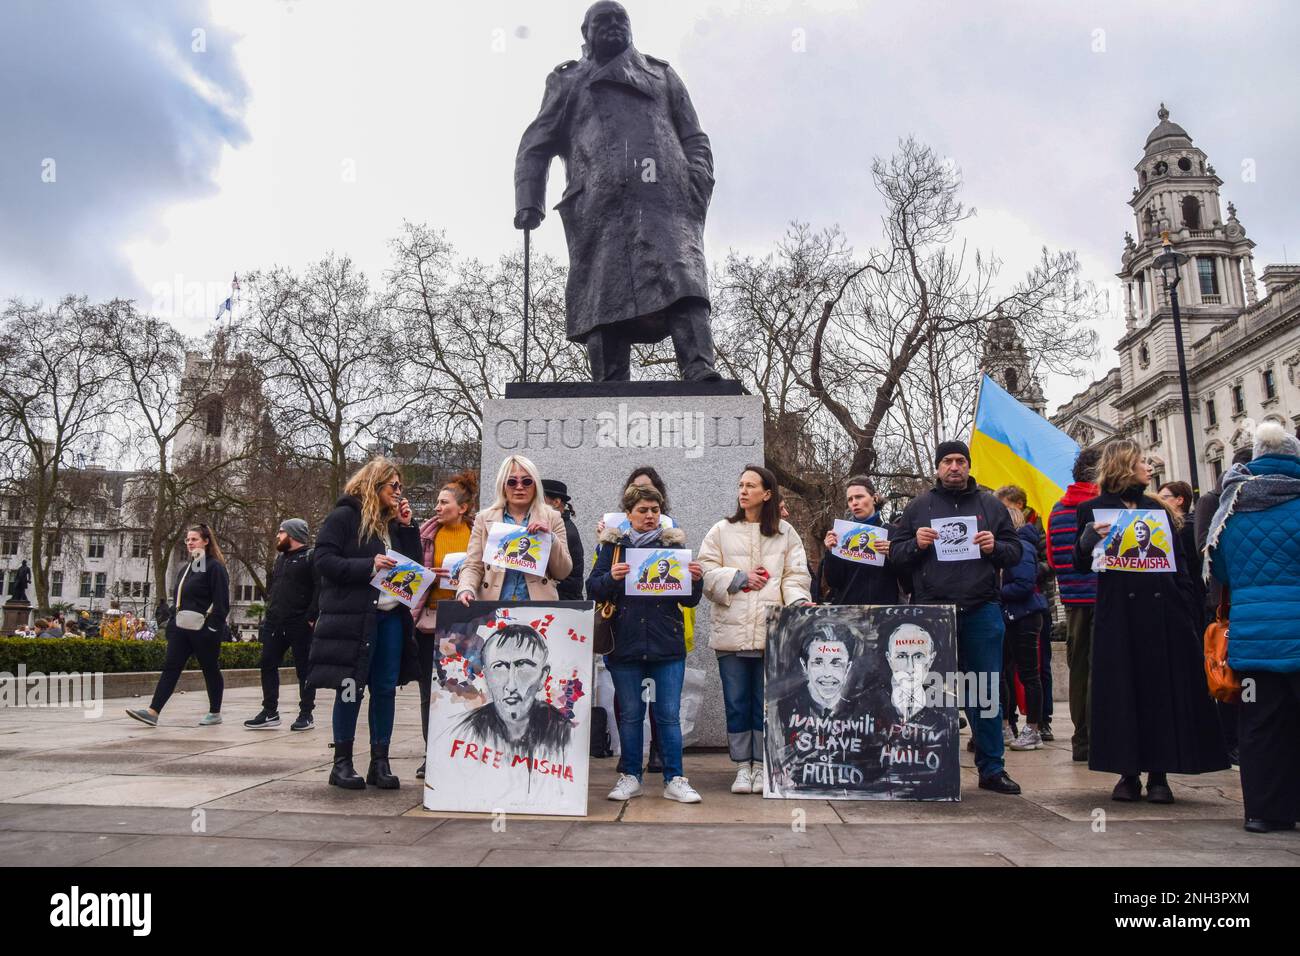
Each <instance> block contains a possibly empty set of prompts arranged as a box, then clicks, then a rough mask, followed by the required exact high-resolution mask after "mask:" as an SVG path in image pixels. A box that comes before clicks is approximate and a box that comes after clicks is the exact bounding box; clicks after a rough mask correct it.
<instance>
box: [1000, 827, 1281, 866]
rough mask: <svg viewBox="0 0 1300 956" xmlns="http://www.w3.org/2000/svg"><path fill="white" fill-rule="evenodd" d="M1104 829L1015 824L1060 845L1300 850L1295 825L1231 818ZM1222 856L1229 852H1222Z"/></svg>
mask: <svg viewBox="0 0 1300 956" xmlns="http://www.w3.org/2000/svg"><path fill="white" fill-rule="evenodd" d="M1105 824H1106V829H1105V830H1094V829H1093V821H1086V822H1084V821H1078V822H1070V821H1061V822H1060V823H1041V822H1038V821H1030V822H1026V823H1022V824H1021V826H1022V827H1023V828H1024V829H1026V830H1028V831H1030V832H1031V833H1035V834H1037V835H1038V836H1040V837H1042V838H1043V839H1044V840H1047V841H1048V842H1049V843H1051V844H1052V845H1053V846H1056V847H1059V848H1060V849H1062V850H1069V851H1076V850H1080V851H1083V852H1089V853H1090V852H1097V851H1101V850H1115V851H1120V852H1123V851H1127V850H1130V849H1132V850H1221V851H1223V852H1224V853H1226V854H1229V855H1231V854H1235V853H1236V852H1237V851H1239V850H1245V851H1250V850H1255V849H1288V850H1300V831H1294V830H1293V831H1291V832H1289V833H1269V834H1257V833H1247V832H1246V831H1245V830H1244V829H1242V826H1241V821H1240V820H1237V819H1234V820H1111V819H1109V818H1107V819H1106V820H1105ZM1224 859H1225V862H1227V860H1228V859H1230V856H1227V857H1224Z"/></svg>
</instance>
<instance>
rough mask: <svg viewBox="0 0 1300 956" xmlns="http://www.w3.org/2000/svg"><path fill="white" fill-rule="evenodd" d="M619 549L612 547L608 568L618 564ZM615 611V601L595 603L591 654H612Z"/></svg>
mask: <svg viewBox="0 0 1300 956" xmlns="http://www.w3.org/2000/svg"><path fill="white" fill-rule="evenodd" d="M620 547H621V546H620V545H617V544H616V545H614V557H613V558H611V559H610V562H609V565H610V567H613V566H614V565H616V564H618V555H619V551H618V549H619V548H620ZM617 610H618V603H617V602H615V601H597V602H596V614H595V617H594V618H593V621H594V623H593V625H592V628H591V645H592V652H593V653H595V654H612V653H614V613H615V612H616V611H617Z"/></svg>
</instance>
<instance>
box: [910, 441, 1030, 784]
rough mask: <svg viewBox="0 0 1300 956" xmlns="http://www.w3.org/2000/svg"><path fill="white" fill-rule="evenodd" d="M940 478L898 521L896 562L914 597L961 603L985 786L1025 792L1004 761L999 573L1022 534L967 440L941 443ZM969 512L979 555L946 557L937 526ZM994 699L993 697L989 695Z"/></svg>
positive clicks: (970, 708)
mask: <svg viewBox="0 0 1300 956" xmlns="http://www.w3.org/2000/svg"><path fill="white" fill-rule="evenodd" d="M934 458H935V467H936V470H937V481H936V482H935V485H934V487H933V488H931V489H930V490H929V491H926V492H924V493H922V494H920V495H917V497H916V498H914V499H913V500H912V503H911V504H909V505H908V506H907V508H906V509H905V510H904V511H903V516H902V518H900V519H899V520H898V523H897V524H896V525H895V529H894V534H893V544H892V546H891V548H890V552H889V555H890V560H891V562H892V563H893V564H894V566H895V567H897V568H898V569H899V573H900V574H910V576H911V580H912V603H914V604H955V605H956V606H957V659H958V667H959V668H960V669H961V671H962V672H963V674H965V675H974V676H975V678H976V680H977V685H976V686H977V687H978V689H979V697H980V700H979V702H978V704H976V703H975V702H974V701H971V700H970V699H969V697H970V690H969V688H968V690H967V698H968V699H967V701H966V717H967V719H968V720H969V721H970V724H971V729H972V732H973V733H974V735H975V766H976V768H977V769H978V770H979V776H980V788H981V789H984V790H992V791H994V792H996V793H1011V794H1015V793H1019V792H1020V785H1019V784H1017V783H1016V782H1015V781H1014V780H1012V779H1011V778H1010V777H1009V776H1007V772H1006V769H1005V766H1004V764H1003V761H1002V755H1003V742H1002V701H1001V695H1000V694H999V682H1000V680H1001V671H1002V639H1003V636H1004V634H1005V625H1004V624H1003V621H1002V606H1001V601H1000V594H1001V591H1000V587H999V575H998V572H999V571H1000V570H1001V569H1003V568H1009V567H1012V566H1013V565H1014V564H1015V563H1016V562H1017V561H1019V560H1020V538H1019V537H1018V536H1017V535H1016V531H1015V528H1013V527H1012V525H1011V515H1010V513H1009V512H1008V511H1007V508H1006V505H1004V504H1002V502H1000V501H998V499H997V498H995V497H994V496H993V495H991V494H989V493H988V492H984V491H980V489H979V486H978V485H977V484H976V483H975V480H974V479H973V478H971V477H970V449H969V448H967V447H966V444H965V442H960V441H946V442H941V443H940V445H939V447H938V449H936V451H935V456H934ZM958 517H964V518H974V519H975V529H976V530H975V535H974V539H973V543H974V544H975V546H976V547H978V548H979V556H978V557H975V558H969V559H965V560H946V561H941V560H940V559H939V556H938V554H937V550H938V549H936V547H935V541H936V540H937V539H938V537H939V533H938V531H936V530H935V528H934V524H935V522H938V521H943V520H948V521H951V520H952V519H953V518H958ZM984 698H988V699H984Z"/></svg>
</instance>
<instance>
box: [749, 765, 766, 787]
mask: <svg viewBox="0 0 1300 956" xmlns="http://www.w3.org/2000/svg"><path fill="white" fill-rule="evenodd" d="M766 779H767V774H765V773H764V772H763V765H762V764H761V763H756V764H754V767H753V769H752V770H750V778H749V792H750V793H762V792H763V782H764V781H765V780H766Z"/></svg>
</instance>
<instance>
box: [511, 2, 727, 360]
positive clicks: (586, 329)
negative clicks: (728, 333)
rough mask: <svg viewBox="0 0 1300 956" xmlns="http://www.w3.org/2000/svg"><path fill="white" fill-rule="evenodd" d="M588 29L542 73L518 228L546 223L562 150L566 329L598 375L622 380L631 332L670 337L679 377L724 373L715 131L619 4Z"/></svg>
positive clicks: (524, 145)
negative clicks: (712, 265)
mask: <svg viewBox="0 0 1300 956" xmlns="http://www.w3.org/2000/svg"><path fill="white" fill-rule="evenodd" d="M582 36H583V40H584V43H583V57H582V59H581V60H569V61H567V62H565V63H561V64H560V65H559V66H557V67H556V68H555V69H554V70H553V71H552V72H551V74H550V75H549V76H548V77H547V78H546V92H545V93H544V94H543V96H542V108H541V110H540V111H539V112H538V114H537V118H536V119H535V120H533V122H532V123H531V124H529V126H528V129H526V130H525V131H524V135H523V139H522V140H521V141H520V143H519V153H518V155H517V157H516V159H515V209H516V210H517V211H516V213H515V227H516V228H518V229H533V228H536V227H537V226H538V225H539V224H540V223H541V221H542V219H543V217H544V215H545V214H544V213H543V211H542V210H543V207H544V205H545V196H546V173H547V169H548V168H549V166H550V162H551V159H552V157H555V156H560V157H561V158H562V159H563V160H564V166H565V172H566V179H567V182H566V185H565V189H564V194H563V195H562V196H561V197H560V201H559V203H557V204H556V206H555V208H556V209H557V210H558V211H559V213H560V219H561V220H562V221H563V223H564V235H565V239H566V240H567V242H568V246H569V281H568V287H567V290H566V298H567V303H566V312H567V334H568V337H569V339H570V340H571V341H574V342H582V343H584V344H585V345H586V347H587V355H588V358H589V360H590V362H591V374H592V379H593V380H594V381H598V382H616V381H626V380H627V379H628V378H629V377H630V359H631V351H632V345H633V343H637V342H646V343H652V342H658V341H660V340H662V339H663V338H664V337H665V336H671V337H672V341H673V348H674V350H675V351H676V353H677V365H678V368H679V369H680V370H681V375H682V378H683V379H685V380H686V381H712V380H716V379H718V378H719V376H718V373H717V372H715V371H714V369H713V336H712V334H711V332H710V330H709V297H708V295H709V293H708V276H707V269H706V265H705V259H704V219H705V215H706V213H707V212H708V208H709V199H710V197H711V196H712V194H713V153H712V151H711V150H710V149H709V138H708V136H706V135H705V133H704V130H702V129H701V128H700V121H699V118H698V117H697V116H696V115H695V108H694V107H693V106H692V105H691V98H690V96H689V95H687V92H686V87H685V85H684V84H683V83H682V80H681V77H679V76H678V75H677V74H676V73H675V72H674V71H673V68H672V67H671V66H669V65H668V64H667V63H666V62H665V61H663V60H660V59H656V58H655V57H652V56H647V55H646V54H643V53H641V52H640V51H639V50H637V48H636V47H635V46H633V45H632V27H631V22H630V20H629V19H628V15H627V11H626V10H625V9H623V6H622V5H621V4H619V3H613V2H608V0H603V2H600V3H596V4H594V5H593V6H592V7H591V8H590V9H589V10H588V11H587V14H586V16H585V17H584V18H583V21H582Z"/></svg>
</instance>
